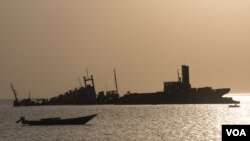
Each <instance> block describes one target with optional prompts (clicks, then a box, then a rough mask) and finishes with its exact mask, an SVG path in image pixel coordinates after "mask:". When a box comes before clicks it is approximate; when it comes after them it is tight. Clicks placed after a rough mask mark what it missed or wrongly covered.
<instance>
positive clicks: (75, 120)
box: [22, 114, 96, 126]
mask: <svg viewBox="0 0 250 141" xmlns="http://www.w3.org/2000/svg"><path fill="white" fill-rule="evenodd" d="M95 116H96V114H94V115H89V116H85V117H78V118H69V119H60V118H50V119H41V120H37V121H35V120H24V121H22V124H24V125H30V126H41V125H82V124H85V123H87V122H88V121H90V120H91V119H92V118H94V117H95Z"/></svg>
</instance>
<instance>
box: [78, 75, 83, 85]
mask: <svg viewBox="0 0 250 141" xmlns="http://www.w3.org/2000/svg"><path fill="white" fill-rule="evenodd" d="M78 82H79V84H80V86H81V87H82V83H81V80H80V78H79V77H78Z"/></svg>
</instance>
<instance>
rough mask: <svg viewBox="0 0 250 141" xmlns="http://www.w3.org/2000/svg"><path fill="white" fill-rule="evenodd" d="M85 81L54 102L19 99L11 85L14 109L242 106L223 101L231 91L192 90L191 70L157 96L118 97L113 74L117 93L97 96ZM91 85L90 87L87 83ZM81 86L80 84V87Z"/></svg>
mask: <svg viewBox="0 0 250 141" xmlns="http://www.w3.org/2000/svg"><path fill="white" fill-rule="evenodd" d="M83 78H84V84H85V86H84V87H83V86H81V87H80V88H75V90H70V91H68V92H66V93H65V94H60V95H59V96H57V97H52V98H51V99H35V100H31V99H30V98H28V99H23V100H21V101H19V100H18V99H17V94H16V91H15V89H14V87H13V85H12V84H11V88H12V90H13V92H14V96H15V100H14V101H13V106H34V105H93V104H228V103H239V102H238V101H234V100H233V99H232V98H231V97H222V96H223V95H224V94H226V93H228V92H229V91H230V88H220V89H212V87H200V88H192V87H191V84H190V82H189V66H187V65H182V77H180V76H179V72H178V81H175V82H164V89H163V91H161V92H154V93H130V92H128V93H127V94H125V95H124V96H122V97H119V94H118V86H117V79H116V72H115V70H114V78H115V87H116V90H112V91H107V92H106V93H105V92H104V91H101V92H99V93H98V95H97V94H96V91H95V85H94V78H93V75H90V77H89V75H88V73H87V77H83ZM89 81H90V82H91V83H90V84H88V82H89ZM80 85H81V83H80Z"/></svg>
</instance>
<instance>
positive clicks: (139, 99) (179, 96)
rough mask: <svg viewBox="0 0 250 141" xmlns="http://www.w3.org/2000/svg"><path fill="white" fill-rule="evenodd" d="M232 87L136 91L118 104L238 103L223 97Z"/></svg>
mask: <svg viewBox="0 0 250 141" xmlns="http://www.w3.org/2000/svg"><path fill="white" fill-rule="evenodd" d="M229 91H230V89H215V90H213V91H210V92H206V93H202V92H199V91H197V92H187V93H172V94H167V93H164V92H157V93H134V94H128V95H125V96H124V97H122V98H121V99H120V100H119V101H118V102H117V103H116V104H229V103H237V101H234V100H233V99H232V98H230V97H222V96H223V95H224V94H226V93H228V92H229Z"/></svg>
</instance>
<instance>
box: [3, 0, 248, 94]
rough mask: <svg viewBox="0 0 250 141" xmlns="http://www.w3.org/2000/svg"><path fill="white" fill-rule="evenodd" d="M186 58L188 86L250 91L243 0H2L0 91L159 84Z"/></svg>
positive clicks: (148, 88) (140, 88) (136, 88)
mask: <svg viewBox="0 0 250 141" xmlns="http://www.w3.org/2000/svg"><path fill="white" fill-rule="evenodd" d="M182 64H187V65H189V66H190V81H191V84H192V86H194V87H199V86H212V87H214V88H221V87H230V88H231V90H232V91H231V92H250V1H248V0H0V68H1V71H0V98H14V96H13V93H12V91H11V89H10V86H9V82H13V83H14V86H15V88H16V90H17V92H18V96H19V97H20V98H26V97H28V92H29V91H31V97H32V98H37V97H39V98H49V97H52V96H57V95H59V94H60V93H64V92H66V91H67V90H70V89H74V88H75V87H79V82H78V80H77V78H78V77H82V76H83V75H85V74H86V73H85V69H86V68H87V69H88V70H89V73H91V74H93V75H94V78H95V84H96V90H97V91H100V90H106V88H107V89H108V90H112V89H114V77H113V69H114V68H116V70H117V79H118V87H119V90H120V92H121V94H124V93H125V92H126V91H128V90H130V91H131V92H154V91H162V90H163V81H175V80H177V68H179V69H180V66H181V65H182Z"/></svg>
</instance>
